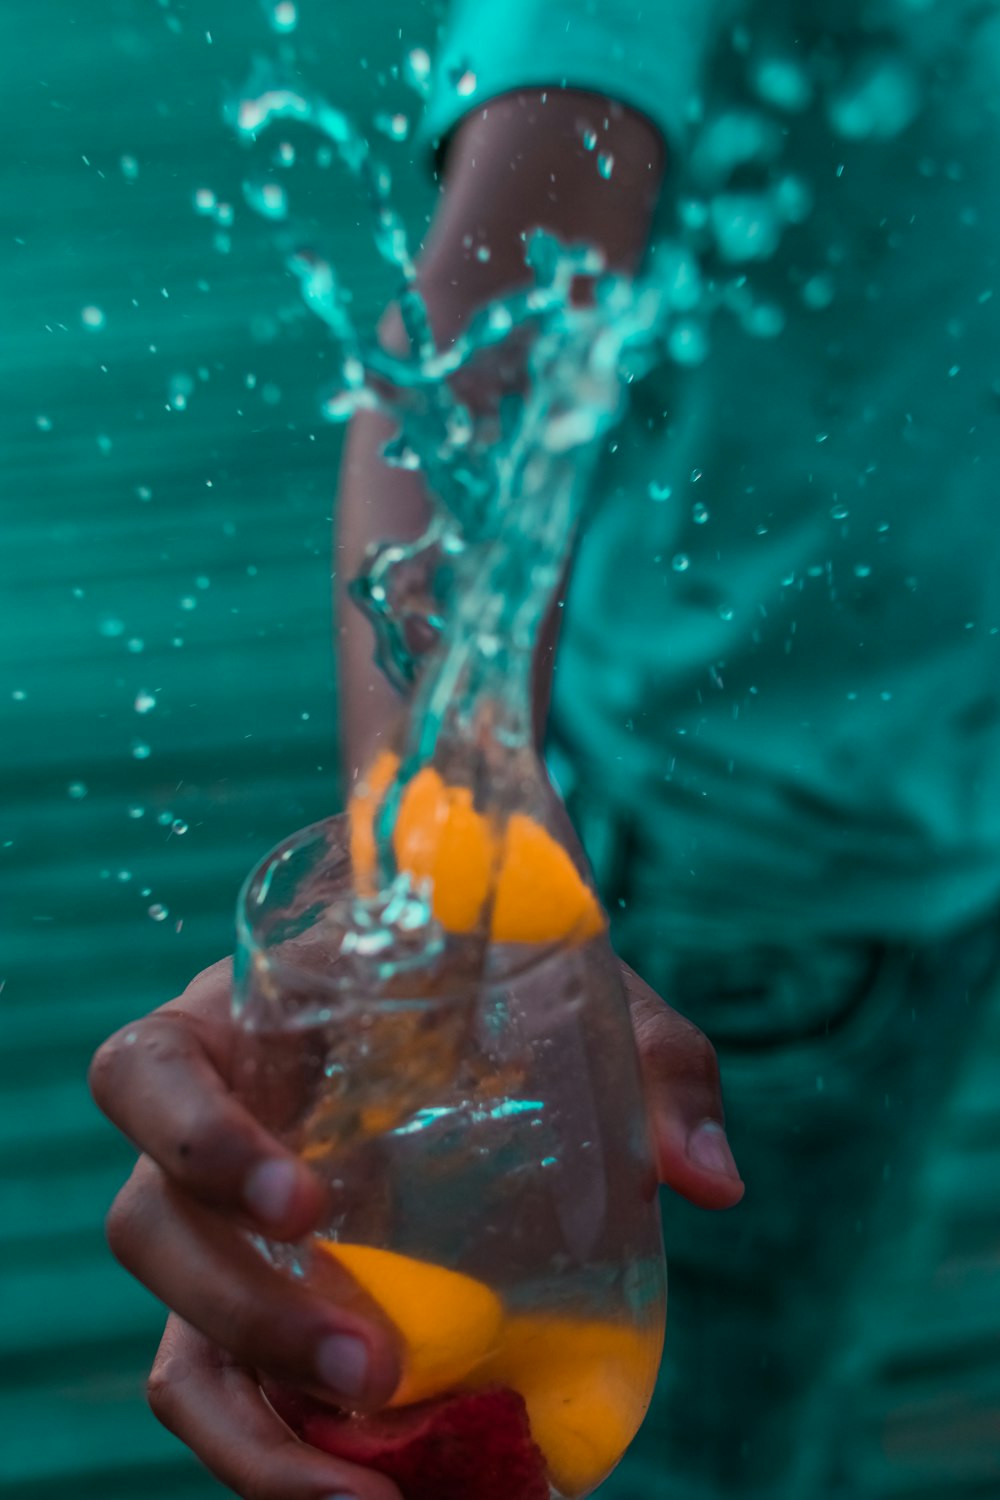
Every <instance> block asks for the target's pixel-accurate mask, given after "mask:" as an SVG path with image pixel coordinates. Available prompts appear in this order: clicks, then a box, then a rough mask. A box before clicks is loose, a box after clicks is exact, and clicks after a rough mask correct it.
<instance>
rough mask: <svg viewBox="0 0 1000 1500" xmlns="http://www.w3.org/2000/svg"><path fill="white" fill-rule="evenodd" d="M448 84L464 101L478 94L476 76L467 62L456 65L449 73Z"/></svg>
mask: <svg viewBox="0 0 1000 1500" xmlns="http://www.w3.org/2000/svg"><path fill="white" fill-rule="evenodd" d="M446 76H447V79H448V82H449V83H450V84H451V86H452V88H453V89H454V90H455V93H456V94H458V95H459V96H460V98H462V99H468V97H469V95H470V94H474V93H475V92H476V81H477V80H476V75H475V73H474V72H473V70H472V69H471V68H470V67H469V65H468V63H467V62H460V63H456V64H455V65H454V66H453V67H450V68H449V69H448V72H447V75H446Z"/></svg>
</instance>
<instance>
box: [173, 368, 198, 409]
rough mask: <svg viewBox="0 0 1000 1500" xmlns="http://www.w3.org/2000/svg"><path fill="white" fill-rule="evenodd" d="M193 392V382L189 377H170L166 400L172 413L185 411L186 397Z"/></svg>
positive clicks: (180, 375) (181, 375) (182, 375)
mask: <svg viewBox="0 0 1000 1500" xmlns="http://www.w3.org/2000/svg"><path fill="white" fill-rule="evenodd" d="M193 390H194V381H193V380H192V379H191V376H190V375H184V374H179V375H171V377H170V382H169V384H168V386H167V400H168V402H169V404H170V406H171V407H172V408H173V410H174V411H185V410H186V409H187V404H188V397H189V396H190V395H191V393H192V392H193Z"/></svg>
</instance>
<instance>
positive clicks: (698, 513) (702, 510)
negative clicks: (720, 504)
mask: <svg viewBox="0 0 1000 1500" xmlns="http://www.w3.org/2000/svg"><path fill="white" fill-rule="evenodd" d="M691 519H692V521H693V522H694V524H695V525H696V526H704V524H705V522H706V521H707V520H708V506H707V505H702V503H701V501H700V500H699V501H698V503H697V504H696V505H693V506H692V507H691Z"/></svg>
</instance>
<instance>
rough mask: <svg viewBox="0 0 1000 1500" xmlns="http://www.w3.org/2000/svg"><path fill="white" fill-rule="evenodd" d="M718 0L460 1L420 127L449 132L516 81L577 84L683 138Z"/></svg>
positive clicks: (426, 134) (437, 136)
mask: <svg viewBox="0 0 1000 1500" xmlns="http://www.w3.org/2000/svg"><path fill="white" fill-rule="evenodd" d="M718 11H719V3H718V0H631V3H629V0H506V3H504V0H454V3H453V5H452V9H451V15H450V20H449V24H448V27H447V28H446V32H445V38H444V43H443V45H442V48H441V50H440V53H439V56H438V59H437V66H436V70H435V82H434V87H433V90H432V94H431V98H430V101H429V103H428V108H427V112H426V115H425V117H424V121H423V124H422V126H421V131H420V135H421V137H422V139H423V140H424V141H425V142H427V143H433V142H437V141H439V140H441V139H443V138H444V137H445V136H446V135H447V134H448V133H449V132H450V131H451V130H452V129H453V128H454V127H455V125H456V124H457V123H458V121H459V120H460V119H461V118H462V117H463V116H464V115H466V114H468V113H469V112H470V111H471V110H474V109H476V108H477V107H478V106H481V105H482V104H484V103H485V102H486V101H487V100H488V99H491V98H495V97H496V96H497V95H498V94H505V93H510V92H511V91H512V90H514V89H522V88H531V87H540V88H545V87H548V88H571V89H573V88H575V89H582V90H585V91H587V92H590V93H597V94H603V95H605V96H607V97H608V98H611V99H616V100H618V101H619V102H620V103H622V104H627V105H629V106H631V107H632V108H633V109H636V110H638V111H639V113H640V114H643V115H645V116H647V118H648V119H650V120H651V121H652V122H653V124H654V125H656V126H657V128H658V129H659V130H660V131H661V133H662V134H663V135H664V136H665V137H666V138H667V139H668V141H670V142H671V143H672V144H674V145H678V144H680V143H681V142H682V141H683V139H684V136H685V134H686V130H687V127H688V125H689V123H690V120H691V117H692V113H693V108H692V106H693V104H694V101H695V100H696V99H697V96H698V92H699V87H700V82H701V68H702V59H703V57H704V53H705V49H706V46H707V44H708V41H709V39H710V36H711V33H712V31H713V29H714V25H715V21H716V18H717V14H718Z"/></svg>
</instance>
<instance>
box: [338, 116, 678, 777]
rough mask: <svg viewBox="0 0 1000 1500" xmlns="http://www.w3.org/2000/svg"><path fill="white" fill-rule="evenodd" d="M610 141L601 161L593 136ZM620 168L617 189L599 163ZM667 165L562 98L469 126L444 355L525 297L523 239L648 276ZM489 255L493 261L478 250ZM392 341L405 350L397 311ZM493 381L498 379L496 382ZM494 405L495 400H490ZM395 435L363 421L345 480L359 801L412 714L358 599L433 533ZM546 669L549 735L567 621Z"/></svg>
mask: <svg viewBox="0 0 1000 1500" xmlns="http://www.w3.org/2000/svg"><path fill="white" fill-rule="evenodd" d="M588 130H590V131H593V132H594V133H595V134H596V135H597V140H598V144H597V146H596V148H595V149H594V150H592V151H588V150H586V148H585V147H584V144H583V134H584V132H585V131H588ZM605 152H609V153H610V154H611V155H613V156H614V159H615V165H614V171H613V172H612V175H611V177H610V178H609V179H608V180H605V179H604V178H603V177H602V176H601V175H600V173H599V172H598V170H597V156H598V154H599V153H605ZM664 164H665V152H664V147H663V143H662V140H661V138H660V136H659V135H658V134H657V132H656V131H655V129H654V128H653V126H652V125H651V124H649V123H648V121H646V120H645V119H644V118H642V117H641V116H640V115H637V114H634V113H632V112H631V111H629V110H627V109H624V108H623V107H622V106H620V105H616V104H612V103H610V101H608V100H607V99H602V98H600V97H598V96H597V95H593V94H583V93H576V92H569V91H565V90H553V91H552V92H550V93H548V94H547V95H544V94H541V93H538V92H526V93H518V94H507V95H504V96H502V97H501V98H499V99H496V100H494V101H492V102H491V103H489V104H488V105H487V106H486V107H485V108H484V109H482V110H480V111H478V112H477V113H476V114H474V115H471V116H469V118H468V119H466V120H465V121H464V122H463V124H462V125H461V126H460V127H459V129H458V131H457V132H456V135H455V138H454V140H453V141H452V143H451V146H450V150H449V152H448V156H447V160H446V164H445V176H444V189H443V192H442V195H441V200H440V204H439V206H438V210H437V213H436V214H435V217H434V221H433V224H432V226H431V230H430V234H429V236H428V240H427V244H426V247H425V249H424V251H423V254H422V256H421V259H420V265H419V283H420V289H421V291H422V293H423V295H424V297H425V299H426V302H427V307H428V312H429V314H430V318H431V322H432V325H433V328H434V332H435V335H436V337H437V338H438V340H439V341H442V342H445V341H448V340H450V339H452V338H454V336H455V334H456V333H457V332H458V331H459V330H460V329H461V327H462V326H463V324H464V323H465V322H466V321H467V320H468V318H469V316H470V314H471V313H473V312H474V311H475V310H476V309H477V308H479V307H481V306H482V305H483V303H484V302H487V301H489V300H491V299H492V298H495V297H498V296H501V295H503V294H505V293H509V292H511V291H514V290H516V289H518V288H520V287H523V286H524V285H525V284H526V283H527V282H528V280H529V278H528V274H527V271H526V269H525V265H524V243H523V240H522V234H523V233H524V232H526V231H530V230H533V229H545V230H548V231H549V232H550V233H552V234H555V235H557V236H558V237H559V238H560V239H562V240H565V241H568V242H574V241H575V242H581V241H583V242H586V243H588V244H592V245H595V246H597V247H598V248H599V249H601V250H602V251H603V252H604V256H605V259H606V262H607V265H608V267H609V268H610V269H612V270H619V271H631V270H634V269H635V268H636V267H637V266H638V264H639V262H640V260H641V258H642V255H643V253H644V251H645V248H646V244H647V240H648V235H649V227H650V223H651V220H652V215H653V210H654V208H655V205H656V199H657V196H658V193H659V188H660V183H661V180H662V176H663V171H664ZM481 245H487V246H488V247H489V250H490V258H489V260H487V261H485V262H483V261H480V260H479V259H478V258H477V256H476V253H475V252H476V249H477V248H478V247H479V246H481ZM382 336H383V338H384V339H385V340H386V342H388V343H390V344H391V343H394V342H395V341H397V340H398V339H399V338H400V337H401V334H400V330H399V325H398V318H397V317H396V316H395V315H394V313H393V312H392V311H391V310H390V312H389V313H388V314H387V315H386V318H385V319H384V320H383V324H382ZM522 376H523V370H519V369H518V368H517V367H516V365H515V364H511V363H508V365H507V367H506V368H498V369H496V370H495V371H494V372H493V374H492V377H491V378H492V380H493V382H494V388H493V390H492V391H488V392H486V393H485V399H486V400H488V401H495V400H497V399H499V397H500V395H501V394H502V393H503V390H504V389H506V388H507V387H508V386H516V385H517V384H518V383H519V380H520V379H521V377H522ZM488 378H489V377H488ZM477 395H478V397H479V399H483V398H484V393H483V392H482V391H480V392H478V393H477ZM390 432H391V428H390V425H389V424H388V422H387V421H386V419H385V418H383V417H381V416H378V415H376V414H372V413H370V412H362V413H360V414H359V415H358V416H356V417H355V418H354V420H353V422H352V423H351V428H350V432H349V435H348V440H347V446H346V449H345V454H344V461H343V466H342V469H341V476H340V490H339V496H340V498H339V505H338V525H337V536H336V576H337V622H338V637H339V640H338V646H339V661H340V671H339V679H340V707H341V715H340V718H341V734H342V748H343V770H344V784H345V787H347V788H350V786H351V785H352V784H353V782H354V781H355V780H356V779H357V776H358V774H359V773H360V771H362V770H363V769H365V768H366V767H367V765H368V764H369V763H370V761H371V759H372V757H373V755H374V753H375V751H376V749H377V747H378V744H379V741H380V739H381V737H382V736H383V735H384V734H385V733H386V732H387V730H388V729H389V728H390V726H391V724H392V722H393V720H394V718H395V716H396V714H397V713H398V710H399V698H398V696H397V695H396V693H395V692H394V691H393V689H392V688H391V687H390V686H389V685H388V684H387V683H386V682H385V680H384V679H383V678H382V676H381V674H380V673H379V671H378V669H377V668H376V667H375V665H374V663H373V661H372V633H371V629H370V627H369V625H368V623H367V621H366V620H365V619H364V618H363V616H362V615H361V614H360V613H359V611H358V610H357V609H356V608H355V607H354V605H353V604H352V603H351V601H350V599H349V598H348V597H347V594H346V588H345V585H346V584H347V583H349V582H350V580H351V579H352V578H354V577H355V576H356V574H357V573H358V572H359V570H360V568H361V563H362V559H363V557H364V554H365V551H366V549H367V548H368V547H369V546H370V545H371V544H372V543H375V542H379V541H383V540H385V539H387V538H390V537H391V538H399V539H405V540H410V539H411V538H413V537H414V536H416V535H418V534H419V532H420V531H421V530H422V529H423V527H424V525H425V523H426V505H425V502H424V498H423V492H422V484H421V480H420V477H419V476H418V475H415V474H412V473H407V472H406V471H404V470H399V469H390V468H388V467H387V466H386V465H385V464H384V463H383V462H382V459H381V457H380V453H381V449H382V446H383V444H384V443H385V441H386V439H387V438H388V437H389V435H390ZM555 614H556V612H555V611H554V612H553V617H552V618H550V621H549V623H548V626H547V627H546V629H545V631H544V632H543V636H542V640H541V642H540V645H539V650H538V653H537V658H536V719H537V721H538V724H539V728H540V729H541V728H542V726H543V725H544V721H545V716H546V710H547V704H548V695H549V686H550V682H551V673H552V662H553V656H554V651H555V635H556V629H555V618H554V616H555Z"/></svg>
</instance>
